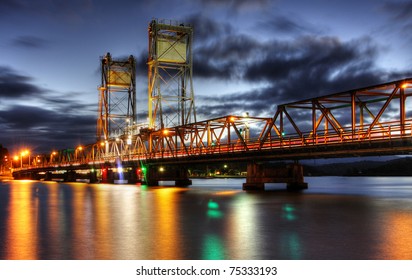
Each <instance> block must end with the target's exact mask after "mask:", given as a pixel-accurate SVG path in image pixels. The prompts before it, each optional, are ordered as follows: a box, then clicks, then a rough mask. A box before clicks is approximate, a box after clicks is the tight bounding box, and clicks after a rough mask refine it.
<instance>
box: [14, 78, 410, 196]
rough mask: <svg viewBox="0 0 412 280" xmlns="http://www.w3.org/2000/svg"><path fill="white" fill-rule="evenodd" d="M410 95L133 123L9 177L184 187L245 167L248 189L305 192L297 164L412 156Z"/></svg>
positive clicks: (361, 93)
mask: <svg viewBox="0 0 412 280" xmlns="http://www.w3.org/2000/svg"><path fill="white" fill-rule="evenodd" d="M411 94H412V78H408V79H403V80H397V81H392V82H388V83H384V84H379V85H374V86H369V87H365V88H359V89H354V90H349V91H345V92H340V93H334V94H330V95H326V96H321V97H316V98H310V99H306V100H301V101H296V102H291V103H287V104H282V105H278V106H277V110H276V112H275V113H274V115H273V116H272V117H253V116H249V115H248V114H247V113H245V114H244V115H242V116H232V115H228V116H224V117H218V118H213V119H209V120H204V121H198V122H194V123H190V124H184V125H179V126H174V127H168V128H163V129H154V128H153V129H151V128H149V127H147V126H145V125H137V124H131V125H129V126H128V127H126V128H125V130H124V132H123V133H122V134H120V135H118V136H117V137H113V138H111V139H107V140H105V141H99V142H96V143H93V144H90V145H85V146H79V147H75V148H73V149H67V150H63V151H59V152H54V153H53V154H50V155H44V156H43V157H44V158H43V160H41V161H40V162H39V163H38V164H33V165H31V166H26V167H24V168H19V169H15V170H14V172H13V176H14V177H15V178H17V179H18V178H37V179H44V180H50V179H55V178H61V179H64V180H68V181H70V180H76V179H79V178H86V179H89V180H90V181H91V182H96V181H102V182H113V181H116V180H117V181H120V182H122V181H127V182H129V183H130V182H143V183H146V184H148V185H156V184H158V181H160V180H174V181H176V184H177V185H189V184H190V180H189V179H188V172H187V170H188V168H189V167H190V166H191V165H193V164H194V163H212V162H223V161H224V162H228V161H238V162H239V161H242V162H246V163H247V164H248V168H247V169H248V173H247V178H246V183H245V184H244V188H245V189H263V188H264V184H265V183H268V182H285V183H287V184H288V187H289V188H292V189H293V188H298V189H299V188H306V186H307V185H306V184H305V183H304V178H303V172H302V167H301V166H300V165H299V164H298V163H297V162H298V160H300V159H311V158H339V157H358V156H382V155H404V154H410V153H411V152H412V106H411V105H412V104H411V103H410V100H409V99H408V97H409V96H411ZM275 160H293V161H295V163H294V164H291V165H290V166H288V167H285V168H284V169H274V168H270V167H268V166H265V164H264V163H265V162H268V161H275ZM160 167H161V169H160Z"/></svg>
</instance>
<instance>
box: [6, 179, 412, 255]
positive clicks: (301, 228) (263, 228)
mask: <svg viewBox="0 0 412 280" xmlns="http://www.w3.org/2000/svg"><path fill="white" fill-rule="evenodd" d="M306 181H307V182H308V183H309V189H308V190H306V191H303V192H297V193H289V192H286V191H284V190H283V189H284V186H283V185H277V184H274V185H269V188H268V189H269V190H268V191H266V192H244V191H242V190H241V186H242V183H243V180H242V179H212V180H211V179H209V180H207V179H204V180H200V179H198V180H193V186H191V187H190V188H177V187H173V186H165V187H151V188H148V187H145V186H137V185H104V184H85V183H55V182H35V181H10V182H1V183H0V222H1V223H0V240H1V241H0V259H239V260H240V259H286V260H288V259H303V260H305V259H355V260H356V259H412V249H411V248H412V178H409V177H373V178H372V177H307V178H306Z"/></svg>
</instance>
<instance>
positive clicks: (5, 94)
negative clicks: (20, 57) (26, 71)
mask: <svg viewBox="0 0 412 280" xmlns="http://www.w3.org/2000/svg"><path fill="white" fill-rule="evenodd" d="M32 82H33V79H32V78H31V77H28V76H25V75H22V74H19V73H17V72H16V71H14V70H13V69H11V68H10V67H6V66H0V98H2V99H11V98H20V97H28V96H33V95H39V94H40V95H41V94H43V93H44V90H43V89H41V88H39V87H38V86H36V85H34V84H33V83H32Z"/></svg>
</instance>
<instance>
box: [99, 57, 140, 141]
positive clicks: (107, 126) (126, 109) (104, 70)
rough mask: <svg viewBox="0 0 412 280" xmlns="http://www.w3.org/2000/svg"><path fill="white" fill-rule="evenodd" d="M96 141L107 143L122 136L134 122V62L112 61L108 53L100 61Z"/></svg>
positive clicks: (130, 59)
mask: <svg viewBox="0 0 412 280" xmlns="http://www.w3.org/2000/svg"><path fill="white" fill-rule="evenodd" d="M98 106H99V108H98V114H99V115H98V120H97V140H98V141H107V140H108V139H109V138H111V137H114V136H115V135H119V134H124V133H125V130H126V129H127V127H128V126H129V125H132V124H133V122H135V120H136V60H135V58H134V57H133V56H132V55H131V56H129V58H128V59H124V60H114V59H112V57H111V55H110V53H107V54H106V55H105V56H104V57H102V59H101V85H100V87H99V105H98Z"/></svg>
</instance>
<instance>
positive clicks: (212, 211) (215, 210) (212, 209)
mask: <svg viewBox="0 0 412 280" xmlns="http://www.w3.org/2000/svg"><path fill="white" fill-rule="evenodd" d="M207 207H208V208H209V209H208V210H207V216H208V217H209V218H212V219H220V218H222V217H223V213H222V211H220V210H219V203H217V202H216V201H213V200H209V202H208V204H207Z"/></svg>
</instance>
